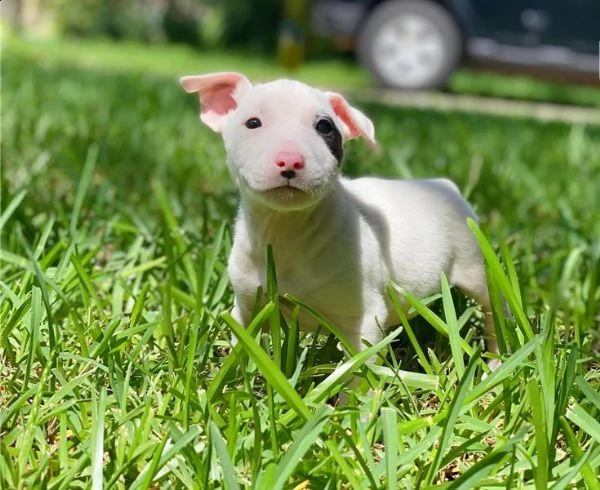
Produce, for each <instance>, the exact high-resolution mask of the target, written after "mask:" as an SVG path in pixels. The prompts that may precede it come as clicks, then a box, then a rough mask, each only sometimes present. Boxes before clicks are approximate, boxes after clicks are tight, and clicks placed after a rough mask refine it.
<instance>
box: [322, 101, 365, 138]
mask: <svg viewBox="0 0 600 490" xmlns="http://www.w3.org/2000/svg"><path fill="white" fill-rule="evenodd" d="M329 102H330V103H331V106H332V107H333V111H334V112H335V113H336V115H337V117H339V118H340V119H341V120H342V122H343V123H344V124H345V125H346V126H347V127H348V129H349V130H350V134H349V135H348V136H349V137H350V138H358V137H359V136H361V135H362V131H361V130H360V128H359V127H358V125H357V124H356V122H355V121H354V119H353V118H352V116H351V115H350V113H349V110H350V108H349V107H348V105H347V104H346V103H345V101H344V99H342V98H341V97H340V96H339V95H338V96H336V95H333V96H331V97H330V98H329Z"/></svg>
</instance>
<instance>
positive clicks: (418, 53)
mask: <svg viewBox="0 0 600 490" xmlns="http://www.w3.org/2000/svg"><path fill="white" fill-rule="evenodd" d="M461 53H462V39H461V33H460V30H459V28H458V25H457V23H456V21H455V20H454V19H453V17H452V16H451V14H450V13H449V12H448V11H447V10H445V9H444V8H443V7H441V6H439V5H437V4H435V3H433V2H430V1H428V0H417V1H415V0H395V1H390V2H386V3H383V4H381V5H379V6H378V7H376V8H375V9H374V10H373V11H372V12H371V14H370V16H369V17H368V18H367V20H366V22H365V24H364V26H363V28H362V29H361V31H360V34H359V38H358V57H359V60H360V61H361V63H362V64H363V65H364V66H366V68H367V69H368V70H369V71H370V72H371V73H372V74H373V75H374V76H375V78H376V79H377V81H378V82H379V83H380V84H382V85H384V86H386V87H394V88H402V89H429V88H439V87H442V86H443V85H444V84H445V83H446V81H447V80H448V77H449V76H450V74H451V73H452V71H453V70H454V69H455V68H456V67H457V65H458V63H459V62H460V58H461Z"/></svg>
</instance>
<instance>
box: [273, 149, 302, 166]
mask: <svg viewBox="0 0 600 490" xmlns="http://www.w3.org/2000/svg"><path fill="white" fill-rule="evenodd" d="M275 165H277V166H278V167H281V168H285V169H294V170H301V169H303V168H304V157H303V156H302V155H301V154H300V153H298V152H296V151H282V152H279V153H278V154H277V156H276V157H275Z"/></svg>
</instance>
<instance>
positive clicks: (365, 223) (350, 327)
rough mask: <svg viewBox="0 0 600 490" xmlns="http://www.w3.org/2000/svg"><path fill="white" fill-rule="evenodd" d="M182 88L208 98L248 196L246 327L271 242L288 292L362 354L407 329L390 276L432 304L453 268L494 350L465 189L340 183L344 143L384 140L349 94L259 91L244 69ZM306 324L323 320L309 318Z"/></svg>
mask: <svg viewBox="0 0 600 490" xmlns="http://www.w3.org/2000/svg"><path fill="white" fill-rule="evenodd" d="M181 84H182V85H183V87H184V88H185V90H186V91H187V92H190V93H191V92H198V93H199V96H200V102H201V110H200V119H201V120H202V121H203V122H204V123H206V124H207V125H208V126H209V127H210V128H211V129H212V130H214V131H216V132H218V133H222V135H223V140H224V142H225V148H226V151H227V163H228V165H229V168H230V170H231V173H232V175H233V177H234V179H235V182H236V184H237V186H238V188H239V191H240V195H241V206H240V211H239V215H238V218H237V222H236V225H235V235H234V244H233V249H232V251H231V257H230V259H229V276H230V279H231V283H232V285H233V289H234V292H235V305H234V311H233V315H234V317H235V318H236V319H237V320H238V321H239V322H240V323H241V324H242V325H248V323H249V322H250V320H251V312H252V308H253V305H254V301H255V298H256V291H257V288H258V287H259V286H262V287H263V289H264V288H265V287H266V280H267V279H266V275H267V261H266V258H267V253H266V251H267V245H269V244H270V245H271V246H272V250H273V256H274V260H275V265H276V271H277V277H278V283H279V289H280V292H281V293H290V294H291V295H293V296H295V297H297V298H299V299H302V300H303V301H305V302H306V303H308V304H309V305H311V306H312V307H313V308H315V309H316V310H318V311H319V312H320V313H321V314H322V315H324V316H325V317H326V318H328V319H329V320H330V321H331V322H333V324H335V325H336V326H337V327H338V328H339V330H340V331H341V332H342V333H343V334H344V335H345V336H346V337H347V339H348V340H349V341H350V342H351V344H352V345H353V346H354V347H355V348H356V349H357V350H360V349H361V348H362V347H363V342H362V340H363V339H365V340H367V341H368V342H369V343H376V342H377V341H379V340H380V339H381V338H382V336H383V331H382V327H383V328H385V327H387V326H391V325H394V324H398V323H399V320H398V317H397V316H396V313H395V311H394V308H393V306H392V305H391V302H390V300H389V298H388V296H387V293H386V287H387V284H388V282H389V281H394V282H395V283H397V284H398V285H399V286H401V287H402V288H404V289H405V290H407V291H409V292H411V293H412V294H414V295H416V296H418V297H424V296H428V295H431V294H433V293H435V292H437V291H439V289H440V274H441V273H442V272H444V273H445V274H446V275H447V277H448V279H449V281H450V282H451V283H452V284H454V285H456V286H457V287H458V288H460V289H461V290H462V291H463V292H464V293H466V294H467V295H470V296H471V297H473V298H474V299H475V300H477V301H478V302H479V303H480V304H481V306H482V307H483V309H484V311H485V313H486V325H487V328H486V336H487V338H488V349H489V350H492V351H497V346H496V342H495V340H494V328H493V323H492V321H491V315H490V302H489V296H488V290H487V286H486V279H485V272H484V268H483V262H482V257H481V254H480V250H479V247H478V245H477V243H476V241H475V240H474V238H473V236H472V234H471V232H470V231H469V229H468V227H467V224H466V220H467V218H468V217H471V218H474V219H475V214H474V213H473V211H472V209H471V208H470V206H469V205H468V204H467V202H466V201H465V200H464V199H463V198H462V196H461V195H460V192H459V190H458V188H457V187H456V185H454V184H453V183H452V182H450V181H449V180H446V179H436V180H411V181H401V180H384V179H377V178H361V179H355V180H349V179H345V178H343V177H341V176H340V163H341V160H342V155H343V150H342V145H343V142H344V141H345V140H347V139H351V138H357V137H362V138H365V139H366V140H367V141H368V142H369V143H371V144H375V136H374V128H373V124H372V123H371V121H370V120H369V119H368V118H367V117H366V116H365V115H364V114H362V113H361V112H360V111H358V110H357V109H354V108H352V107H350V105H349V104H348V103H347V102H346V100H345V99H344V98H343V97H342V96H341V95H338V94H334V93H326V92H322V91H320V90H317V89H314V88H312V87H309V86H307V85H304V84H302V83H299V82H296V81H291V80H277V81H274V82H270V83H265V84H261V85H255V86H253V85H251V84H250V82H249V81H248V79H247V78H246V77H245V76H244V75H241V74H239V73H215V74H208V75H199V76H189V77H183V78H182V79H181ZM301 327H302V328H303V329H305V330H312V329H314V328H315V327H316V325H315V324H314V323H313V322H312V321H311V319H310V318H309V317H308V315H306V316H303V317H302V316H301Z"/></svg>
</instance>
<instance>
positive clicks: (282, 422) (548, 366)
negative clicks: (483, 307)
mask: <svg viewBox="0 0 600 490" xmlns="http://www.w3.org/2000/svg"><path fill="white" fill-rule="evenodd" d="M103 49H108V48H103ZM123 49H125V50H127V49H129V48H127V47H124V48H123ZM36 56H39V55H36ZM49 56H50V57H52V56H57V55H49ZM106 56H107V57H109V56H116V55H114V54H110V53H108V52H107V54H106ZM173 56H174V59H175V58H176V56H177V55H175V54H174V55H173ZM69 60H70V58H69V56H68V55H65V56H64V59H63V60H62V62H61V63H62V64H60V65H57V64H56V63H53V62H49V63H41V64H39V65H37V64H31V58H30V57H29V55H27V54H26V53H20V54H19V52H18V51H12V52H11V51H8V52H7V53H6V54H5V56H4V60H3V86H2V102H3V106H2V148H1V149H2V206H1V212H0V227H1V230H2V233H1V237H0V244H1V252H0V254H1V255H0V261H1V264H0V299H1V300H0V486H1V487H2V488H71V487H78V486H83V487H94V488H100V485H101V484H104V486H105V488H122V489H131V488H136V489H137V488H200V489H204V488H256V489H264V488H273V489H277V488H294V487H295V486H298V485H300V488H303V486H302V485H304V486H305V488H315V489H333V488H407V489H410V488H415V489H416V488H430V487H432V486H434V485H437V484H439V483H444V484H445V485H446V486H445V487H444V488H465V489H467V488H480V487H486V488H490V487H501V488H536V489H546V488H556V489H560V488H594V489H595V488H599V486H598V482H597V474H598V473H599V471H600V423H599V422H598V418H599V414H600V396H599V395H598V392H599V388H600V380H599V376H600V363H599V357H598V349H597V347H595V345H596V346H597V343H598V322H599V321H600V319H599V318H598V311H599V310H600V288H599V271H600V243H599V237H600V220H599V219H598V209H600V193H599V192H598V183H599V181H598V175H600V128H598V127H585V126H567V125H562V124H541V123H535V122H530V121H523V120H510V119H496V118H493V117H484V116H480V115H458V114H447V113H436V112H434V111H417V110H401V109H390V108H386V107H381V106H375V105H372V106H364V107H362V108H363V109H364V110H365V112H367V113H368V114H369V115H370V116H371V117H372V118H373V120H374V123H375V126H376V128H377V133H378V140H379V141H380V143H381V145H382V148H383V151H382V152H381V154H373V153H371V152H370V151H369V150H368V149H367V148H365V147H363V146H361V145H360V144H359V143H356V142H352V143H351V144H350V145H349V146H348V151H347V159H346V161H345V163H344V168H345V172H346V173H347V174H349V175H359V174H378V175H386V176H394V177H412V176H415V177H425V176H440V175H444V176H448V177H450V178H452V179H454V180H455V181H456V182H457V183H458V185H459V186H460V187H461V189H463V190H464V192H465V193H466V194H467V195H468V196H469V199H470V201H471V202H473V204H474V206H475V208H476V209H477V211H478V213H479V214H480V216H481V218H482V223H483V224H482V228H483V232H481V231H480V230H479V229H478V228H477V227H475V226H473V231H474V233H475V234H476V237H477V239H478V240H479V241H480V243H481V245H482V249H483V250H484V254H485V258H486V263H487V269H488V274H489V283H490V286H491V290H492V292H493V302H494V310H495V315H496V317H497V319H498V322H497V324H498V331H499V334H500V346H501V353H502V357H503V365H502V367H501V368H500V369H498V370H497V371H495V372H494V373H491V374H489V376H487V378H485V380H484V379H483V374H484V373H485V372H487V367H486V365H485V360H486V357H487V354H486V353H485V352H482V351H481V347H482V342H481V338H480V336H481V329H480V321H479V319H478V313H477V311H476V309H474V308H473V307H472V305H471V304H470V303H468V302H466V300H465V299H464V298H463V297H462V296H460V295H459V294H457V293H456V292H455V291H450V290H449V289H447V288H446V287H443V288H442V294H441V295H438V296H437V297H436V298H430V299H429V300H427V301H418V300H416V299H412V298H410V301H411V304H412V306H413V308H414V309H416V310H417V311H419V312H420V313H421V317H416V318H413V319H410V320H408V319H403V324H402V325H401V326H400V327H401V328H399V329H398V330H395V331H393V332H390V335H389V336H388V337H386V339H384V340H383V341H382V342H380V343H379V344H378V345H376V346H372V347H370V348H369V350H368V351H366V352H363V353H361V354H358V355H354V356H348V355H343V354H342V352H341V350H340V349H339V348H338V344H339V342H338V340H337V339H336V338H335V337H334V336H333V335H330V334H329V332H330V331H335V330H336V326H335V325H331V324H329V322H328V321H327V319H326V318H321V317H319V314H318V312H315V311H312V310H311V309H310V305H305V304H304V303H302V301H301V300H300V299H297V298H292V297H289V296H287V295H284V296H283V297H281V296H279V295H278V294H277V288H276V274H275V272H276V271H273V270H272V272H274V273H273V274H271V281H270V284H269V288H268V290H267V291H263V292H259V293H260V294H263V295H264V296H265V303H266V306H265V307H264V308H262V309H257V311H256V315H255V320H254V322H253V323H252V324H251V325H250V326H247V327H248V328H247V329H246V330H243V329H242V328H241V326H240V325H237V324H236V323H235V321H234V320H233V319H232V318H231V317H230V316H229V315H228V312H229V311H230V309H231V306H232V293H231V290H230V288H229V283H228V279H227V275H226V269H225V267H226V260H227V256H228V253H229V248H230V246H231V223H232V221H233V217H234V214H235V208H236V196H235V190H234V188H233V185H232V183H231V181H230V179H229V176H228V175H227V172H226V169H225V165H224V153H223V150H222V146H221V143H220V141H219V140H218V138H217V137H216V136H215V135H214V134H213V133H211V132H209V131H208V130H207V129H206V128H203V127H201V126H200V125H199V124H198V122H197V113H196V110H197V108H196V103H195V101H193V100H191V99H190V98H189V97H188V96H186V95H185V94H184V93H183V92H182V91H181V90H180V88H179V87H178V85H177V83H176V76H175V73H176V72H177V69H174V70H172V71H170V70H169V69H168V68H167V67H164V68H161V69H160V70H163V69H164V73H158V72H152V73H153V74H151V73H150V72H143V73H132V72H131V71H128V70H125V69H121V68H123V67H116V68H118V69H116V70H115V71H113V70H108V69H107V65H108V64H109V63H112V62H111V61H106V62H105V64H104V65H102V68H103V69H104V70H99V68H100V67H95V68H94V69H90V68H89V67H82V66H81V65H80V62H79V61H77V63H71V61H74V60H71V61H69ZM174 62H175V63H177V62H176V61H174ZM131 63H132V65H133V64H135V63H141V61H139V60H138V61H134V60H133V57H132V61H131ZM207 63H208V61H207ZM111 66H112V65H111ZM241 69H242V70H243V68H241ZM259 71H260V70H259V69H257V71H256V74H257V75H260V73H262V72H260V73H259ZM264 74H265V76H268V75H269V74H270V72H268V71H267V72H264ZM265 253H267V251H265ZM389 294H390V295H391V297H392V298H393V299H397V292H396V290H395V288H394V287H393V286H392V285H390V289H389ZM502 297H505V298H506V299H507V301H508V303H509V304H510V306H511V309H512V313H513V316H512V317H510V318H506V317H505V315H504V311H503V301H502ZM282 304H285V305H286V307H287V308H289V309H291V310H292V311H295V312H296V313H297V312H298V311H299V310H300V309H305V310H307V311H308V312H309V314H312V315H314V316H316V317H317V318H319V319H320V321H321V324H322V325H323V327H322V331H321V333H322V334H323V335H322V336H320V337H319V338H316V337H315V336H306V335H303V334H300V333H299V332H298V324H297V315H293V316H292V320H291V321H290V322H286V321H284V320H283V319H282V318H281V316H280V314H279V312H280V308H281V305H282ZM263 324H268V325H270V327H271V329H270V333H269V334H266V333H263V332H262V331H261V328H260V327H261V326H262V325H263ZM436 330H437V331H438V332H439V333H437V334H436V333H435V332H436ZM233 332H236V333H237V336H238V338H239V343H238V345H237V347H236V348H235V349H232V348H231V346H230V343H229V339H230V338H231V335H232V333H233ZM371 355H376V358H377V362H375V363H374V364H370V363H368V362H366V361H367V359H368V358H369V357H370V356H371ZM461 356H462V357H461ZM353 374H358V375H359V376H360V378H361V380H362V386H361V388H360V389H356V390H355V389H350V388H348V382H349V381H350V379H351V376H352V375H353ZM342 390H345V391H346V395H347V398H348V403H347V404H346V405H345V406H341V407H340V406H337V407H334V406H332V405H330V404H329V403H328V401H330V400H331V399H333V398H334V397H335V395H336V394H338V393H339V392H340V391H342Z"/></svg>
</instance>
